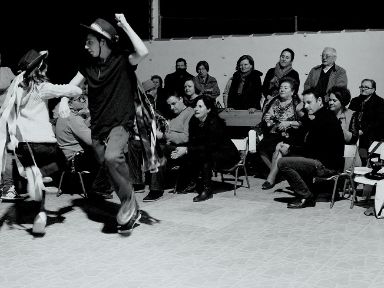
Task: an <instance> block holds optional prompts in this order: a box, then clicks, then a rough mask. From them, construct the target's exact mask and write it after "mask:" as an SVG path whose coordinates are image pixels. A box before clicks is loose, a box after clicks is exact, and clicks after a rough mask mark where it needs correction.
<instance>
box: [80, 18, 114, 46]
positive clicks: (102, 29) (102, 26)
mask: <svg viewBox="0 0 384 288" xmlns="http://www.w3.org/2000/svg"><path fill="white" fill-rule="evenodd" d="M80 26H81V27H83V28H84V29H86V30H87V31H88V32H91V33H93V34H96V35H99V36H101V37H103V38H106V39H108V40H111V41H112V42H117V41H118V39H119V36H118V35H117V31H116V29H115V27H113V26H112V24H111V23H109V22H108V21H106V20H104V19H101V18H97V19H96V21H95V22H93V23H92V24H91V26H87V25H84V24H80Z"/></svg>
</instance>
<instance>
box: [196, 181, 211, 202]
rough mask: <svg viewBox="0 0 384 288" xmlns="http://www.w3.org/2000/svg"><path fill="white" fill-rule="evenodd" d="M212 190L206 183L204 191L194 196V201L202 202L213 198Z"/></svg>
mask: <svg viewBox="0 0 384 288" xmlns="http://www.w3.org/2000/svg"><path fill="white" fill-rule="evenodd" d="M212 197H213V195H212V190H211V188H210V186H209V185H204V188H203V192H201V193H200V194H199V195H197V196H196V197H194V198H193V202H201V201H205V200H208V199H210V198H212Z"/></svg>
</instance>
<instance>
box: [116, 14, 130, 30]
mask: <svg viewBox="0 0 384 288" xmlns="http://www.w3.org/2000/svg"><path fill="white" fill-rule="evenodd" d="M115 19H116V21H117V26H119V27H124V26H126V25H128V22H127V19H125V16H124V14H118V13H116V14H115Z"/></svg>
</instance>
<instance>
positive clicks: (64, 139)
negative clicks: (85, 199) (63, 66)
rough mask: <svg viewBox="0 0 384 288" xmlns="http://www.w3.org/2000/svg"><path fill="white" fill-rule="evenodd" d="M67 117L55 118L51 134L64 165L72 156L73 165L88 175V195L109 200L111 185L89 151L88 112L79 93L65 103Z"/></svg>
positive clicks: (104, 171)
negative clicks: (66, 104) (89, 185)
mask: <svg viewBox="0 0 384 288" xmlns="http://www.w3.org/2000/svg"><path fill="white" fill-rule="evenodd" d="M68 104H69V107H70V111H71V112H70V115H69V116H68V117H66V118H60V117H59V118H57V121H56V125H55V134H56V138H57V143H58V145H59V147H60V149H61V150H62V151H63V153H64V155H65V157H66V159H67V162H69V161H71V160H72V159H73V158H74V157H75V155H76V154H79V153H81V154H80V155H79V156H76V157H77V159H76V161H77V163H78V164H79V165H80V166H81V167H82V168H83V169H85V170H88V171H89V172H90V176H91V177H90V178H89V182H88V181H87V183H92V189H91V190H92V193H90V194H89V195H88V196H90V197H92V196H94V195H98V196H102V197H104V198H108V199H110V198H112V192H113V189H112V185H111V183H110V181H109V180H108V177H107V172H106V169H105V168H104V167H100V165H99V164H98V162H97V160H96V158H95V155H94V152H93V150H92V138H91V129H90V128H89V125H90V124H89V121H90V120H89V110H88V102H87V96H86V95H84V94H82V95H81V96H80V97H77V98H73V99H71V100H70V101H69V103H68Z"/></svg>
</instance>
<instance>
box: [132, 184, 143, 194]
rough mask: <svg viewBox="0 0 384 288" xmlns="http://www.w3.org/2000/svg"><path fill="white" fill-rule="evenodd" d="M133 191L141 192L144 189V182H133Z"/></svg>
mask: <svg viewBox="0 0 384 288" xmlns="http://www.w3.org/2000/svg"><path fill="white" fill-rule="evenodd" d="M133 190H134V191H135V193H143V192H144V191H145V184H133Z"/></svg>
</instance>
